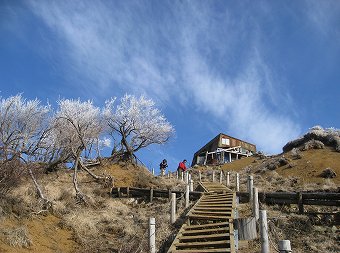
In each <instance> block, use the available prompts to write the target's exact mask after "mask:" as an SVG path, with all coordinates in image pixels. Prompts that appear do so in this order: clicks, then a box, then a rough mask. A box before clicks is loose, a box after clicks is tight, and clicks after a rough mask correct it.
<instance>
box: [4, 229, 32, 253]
mask: <svg viewBox="0 0 340 253" xmlns="http://www.w3.org/2000/svg"><path fill="white" fill-rule="evenodd" d="M2 233H3V234H4V235H5V237H6V240H7V243H8V244H9V245H10V246H14V247H25V248H28V247H29V246H30V245H32V241H31V239H30V238H29V236H28V231H27V227H26V226H20V227H17V228H13V229H4V230H3V231H2Z"/></svg>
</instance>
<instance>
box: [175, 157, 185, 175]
mask: <svg viewBox="0 0 340 253" xmlns="http://www.w3.org/2000/svg"><path fill="white" fill-rule="evenodd" d="M186 162H187V160H185V159H184V160H183V161H182V162H180V163H179V164H178V168H177V171H178V177H179V178H182V173H184V172H185V171H186V170H187V166H186V165H185V164H186Z"/></svg>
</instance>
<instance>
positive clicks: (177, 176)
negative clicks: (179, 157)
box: [176, 170, 178, 179]
mask: <svg viewBox="0 0 340 253" xmlns="http://www.w3.org/2000/svg"><path fill="white" fill-rule="evenodd" d="M176 178H177V179H178V170H176Z"/></svg>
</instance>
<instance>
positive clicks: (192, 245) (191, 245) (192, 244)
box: [175, 240, 230, 248]
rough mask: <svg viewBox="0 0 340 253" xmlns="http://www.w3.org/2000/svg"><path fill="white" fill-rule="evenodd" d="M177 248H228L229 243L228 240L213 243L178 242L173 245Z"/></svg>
mask: <svg viewBox="0 0 340 253" xmlns="http://www.w3.org/2000/svg"><path fill="white" fill-rule="evenodd" d="M175 246H176V247H177V248H184V247H188V248H196V247H200V248H202V247H220V248H221V247H228V248H229V247H230V241H229V240H221V241H215V242H180V243H177V244H175Z"/></svg>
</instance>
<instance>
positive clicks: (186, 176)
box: [184, 171, 189, 184]
mask: <svg viewBox="0 0 340 253" xmlns="http://www.w3.org/2000/svg"><path fill="white" fill-rule="evenodd" d="M184 178H185V181H184V182H185V183H186V184H189V172H187V171H186V172H185V175H184Z"/></svg>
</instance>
